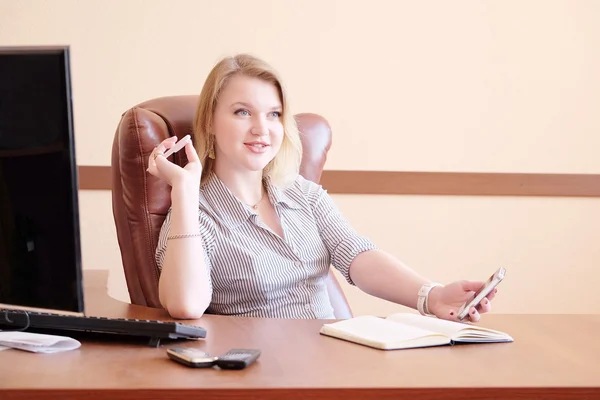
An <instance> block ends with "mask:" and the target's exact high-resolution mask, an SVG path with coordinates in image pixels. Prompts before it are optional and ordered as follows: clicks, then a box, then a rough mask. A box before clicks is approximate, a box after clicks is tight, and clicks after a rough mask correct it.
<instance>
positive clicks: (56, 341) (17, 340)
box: [0, 331, 81, 353]
mask: <svg viewBox="0 0 600 400" xmlns="http://www.w3.org/2000/svg"><path fill="white" fill-rule="evenodd" d="M2 346H5V347H9V348H13V349H19V350H25V351H31V352H33V353H58V352H60V351H68V350H75V349H77V348H79V347H80V346H81V343H80V342H79V341H77V340H75V339H72V338H70V337H66V336H57V335H43V334H41V333H30V332H2V331H0V347H2Z"/></svg>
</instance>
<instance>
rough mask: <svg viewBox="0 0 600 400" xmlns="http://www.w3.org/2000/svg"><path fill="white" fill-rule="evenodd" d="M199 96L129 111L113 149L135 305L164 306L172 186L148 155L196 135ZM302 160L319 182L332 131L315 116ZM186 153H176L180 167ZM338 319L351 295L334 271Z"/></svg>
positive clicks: (305, 122) (304, 121)
mask: <svg viewBox="0 0 600 400" xmlns="http://www.w3.org/2000/svg"><path fill="white" fill-rule="evenodd" d="M197 101H198V96H172V97H161V98H157V99H153V100H150V101H147V102H144V103H141V104H138V105H137V106H134V107H133V108H131V109H129V110H128V111H126V112H125V113H124V114H123V115H122V118H121V121H120V122H119V125H118V127H117V131H116V133H115V138H114V142H113V148H112V161H111V164H112V181H113V182H112V203H113V215H114V219H115V224H116V228H117V238H118V241H119V247H120V249H121V259H122V261H123V268H124V270H125V279H126V281H127V287H128V290H129V296H130V298H131V302H132V303H133V304H139V305H144V306H149V307H157V308H160V307H161V304H160V302H159V300H158V277H159V273H158V268H157V266H156V261H155V259H154V252H155V249H156V244H157V241H158V235H159V232H160V228H161V226H162V224H163V221H164V219H165V216H166V214H167V211H168V210H169V207H170V205H171V195H170V187H169V186H168V185H167V184H166V183H164V182H162V181H160V180H159V179H157V178H155V177H153V176H151V175H149V174H148V173H147V172H146V168H147V167H148V165H147V162H148V156H149V155H150V153H151V152H152V149H154V147H156V145H158V144H159V143H160V142H161V141H163V140H164V139H166V138H168V137H171V136H173V135H176V136H177V137H179V138H181V137H183V136H185V135H187V134H192V131H193V127H192V125H193V120H194V114H195V112H196V103H197ZM296 121H297V122H298V127H299V129H300V132H301V139H302V146H303V157H302V163H301V167H300V173H301V175H302V176H304V177H305V178H306V179H310V180H312V181H314V182H319V180H320V178H321V172H322V170H323V165H324V164H325V160H326V157H327V151H328V150H329V148H330V146H331V130H330V128H329V125H328V123H327V121H326V120H325V119H324V118H323V117H321V116H319V115H316V114H298V115H297V116H296ZM182 157H184V156H183V152H179V153H176V154H175V155H174V161H175V162H177V163H179V164H181V163H182V162H183V159H182ZM327 288H328V291H329V297H330V299H331V303H332V305H333V308H334V312H335V316H336V318H351V317H352V313H351V311H350V307H349V305H348V302H347V301H346V297H345V296H344V293H343V291H342V289H341V287H340V285H339V283H338V282H337V280H336V278H335V276H334V275H333V273H332V271H330V272H329V275H328V278H327Z"/></svg>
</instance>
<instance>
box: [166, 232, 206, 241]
mask: <svg viewBox="0 0 600 400" xmlns="http://www.w3.org/2000/svg"><path fill="white" fill-rule="evenodd" d="M196 236H200V234H199V233H190V234H187V235H171V236H167V240H171V239H185V238H191V237H196Z"/></svg>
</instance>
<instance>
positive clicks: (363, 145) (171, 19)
mask: <svg viewBox="0 0 600 400" xmlns="http://www.w3.org/2000/svg"><path fill="white" fill-rule="evenodd" d="M598 21H600V2H597V1H593V0H590V1H581V0H580V1H574V0H564V1H453V2H447V1H427V2H412V1H411V2H409V1H398V0H389V1H381V0H380V1H352V0H339V1H327V0H304V1H302V2H300V1H291V0H280V1H275V0H273V1H268V0H252V1H241V0H239V1H237V0H228V1H201V0H195V1H168V2H167V1H152V0H144V1H131V0H130V1H126V0H125V1H124V0H121V1H115V0H109V1H107V0H102V1H96V0H94V1H89V0H88V1H76V0H71V1H62V0H55V1H34V0H29V1H15V0H0V45H44V44H69V45H70V46H71V50H72V78H73V93H74V106H75V128H76V140H77V152H78V163H79V164H80V165H109V163H110V158H109V157H110V146H111V141H112V135H113V132H114V128H115V126H116V124H117V122H118V120H119V117H120V114H121V112H123V111H124V110H126V109H127V108H129V107H130V106H132V105H134V104H136V103H138V102H141V101H144V100H147V99H149V98H152V97H158V96H164V95H174V94H189V93H198V92H199V91H200V88H201V85H202V83H203V79H204V77H205V76H206V74H207V72H208V71H209V69H210V68H211V67H212V65H213V64H214V63H215V62H216V61H217V60H218V59H219V58H220V57H221V56H223V55H228V54H232V53H235V52H242V51H243V52H251V53H254V54H256V55H259V56H261V57H263V58H265V59H266V60H268V61H269V62H270V63H272V64H273V65H274V66H275V67H276V68H277V69H279V70H280V72H281V73H282V75H283V76H284V78H285V79H286V82H287V85H288V86H289V90H290V93H291V96H292V100H293V108H294V111H295V112H305V111H308V112H317V113H321V114H322V115H324V116H326V117H327V118H328V119H329V121H330V122H331V124H332V126H333V129H334V146H333V149H332V150H331V153H330V157H329V161H328V164H327V168H329V169H368V170H398V171H400V170H413V171H467V172H490V171H491V172H543V173H547V172H556V173H600V157H598V156H597V155H596V153H597V152H598V149H600V134H599V133H600V132H599V131H600V118H598V115H599V114H598V109H600V75H598V74H597V71H599V70H600V50H599V49H600V24H598ZM80 196H81V197H80V201H81V224H82V235H83V254H84V263H85V268H108V269H110V271H111V275H110V293H111V294H112V295H113V296H115V297H117V298H121V299H126V298H127V293H126V289H125V284H124V279H123V274H122V271H121V265H120V258H119V251H118V246H117V243H116V238H115V232H114V226H113V222H112V211H111V205H110V193H109V192H85V191H84V192H81V194H80ZM334 197H335V200H336V202H337V203H338V204H339V206H340V208H341V209H342V210H343V211H344V213H345V215H346V216H347V217H348V219H350V221H351V222H352V223H353V224H354V225H355V227H356V228H357V229H358V230H359V231H361V232H363V233H364V234H366V235H368V236H369V237H371V238H372V239H373V240H374V241H375V242H376V243H377V244H378V245H379V246H380V247H381V248H383V249H386V250H388V251H390V252H391V253H393V254H395V255H397V256H398V257H400V258H401V259H402V260H404V261H405V262H406V263H407V264H409V265H410V266H412V267H414V268H416V269H418V270H419V271H421V272H423V273H424V274H426V275H427V276H429V277H431V278H433V279H435V280H439V281H442V282H447V281H450V280H454V279H460V278H471V279H485V278H487V276H488V275H489V274H490V273H491V272H492V271H494V270H495V269H496V268H497V267H498V266H501V265H502V266H505V267H506V268H507V269H508V276H507V280H506V281H505V282H504V283H503V284H502V287H501V290H502V292H501V294H502V296H500V297H499V298H498V300H497V301H496V302H495V311H496V312H511V313H529V312H542V313H570V312H572V313H584V312H593V313H598V312H600V291H598V287H600V272H599V271H598V264H599V263H600V246H599V243H600V242H599V238H600V199H595V198H594V199H564V198H510V197H502V198H498V197H496V198H494V197H442V196H440V197H437V196H429V197H427V196H354V195H352V196H349V195H348V196H342V195H336V196H334ZM346 289H347V293H348V295H349V298H350V301H351V305H352V307H353V309H354V311H355V312H356V313H357V314H364V313H377V314H385V313H387V312H390V311H393V310H396V309H399V307H397V306H394V305H391V304H389V303H385V302H382V301H378V300H375V299H372V298H370V297H369V296H367V295H364V294H362V293H360V292H358V291H357V290H356V289H355V288H349V287H347V286H346Z"/></svg>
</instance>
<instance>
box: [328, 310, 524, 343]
mask: <svg viewBox="0 0 600 400" xmlns="http://www.w3.org/2000/svg"><path fill="white" fill-rule="evenodd" d="M320 333H321V334H323V335H327V336H332V337H335V338H338V339H343V340H347V341H350V342H354V343H358V344H362V345H365V346H369V347H374V348H377V349H382V350H396V349H410V348H415V347H431V346H442V345H446V344H453V343H459V342H462V343H495V342H512V341H513V338H512V337H510V336H509V335H507V334H506V333H503V332H500V331H496V330H493V329H487V328H483V327H481V326H478V325H471V324H463V323H460V322H453V321H447V320H442V319H437V318H433V317H424V316H422V315H417V314H406V313H399V314H392V315H390V316H388V317H387V318H385V319H384V318H379V317H375V316H361V317H355V318H351V319H347V320H343V321H339V322H334V323H331V324H325V325H323V326H322V327H321V331H320Z"/></svg>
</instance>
